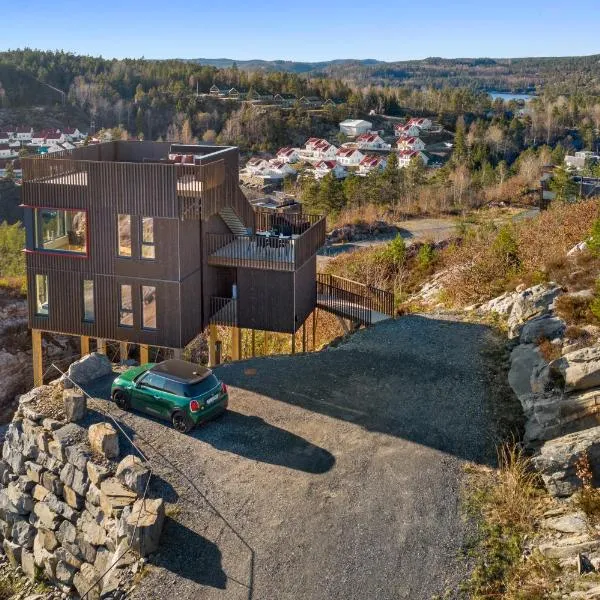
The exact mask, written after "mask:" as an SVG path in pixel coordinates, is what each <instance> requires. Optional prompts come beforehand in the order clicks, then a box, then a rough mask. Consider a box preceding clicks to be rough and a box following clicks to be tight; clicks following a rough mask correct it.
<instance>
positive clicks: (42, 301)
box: [35, 275, 48, 315]
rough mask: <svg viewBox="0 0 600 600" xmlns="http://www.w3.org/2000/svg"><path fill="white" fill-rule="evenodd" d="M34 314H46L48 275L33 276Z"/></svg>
mask: <svg viewBox="0 0 600 600" xmlns="http://www.w3.org/2000/svg"><path fill="white" fill-rule="evenodd" d="M35 314H36V315H47V314H48V275H36V276H35Z"/></svg>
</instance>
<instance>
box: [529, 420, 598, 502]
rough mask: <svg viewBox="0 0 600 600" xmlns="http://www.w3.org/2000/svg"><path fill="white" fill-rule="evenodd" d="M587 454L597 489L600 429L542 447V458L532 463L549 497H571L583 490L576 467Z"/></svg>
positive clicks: (539, 455) (554, 441) (573, 434)
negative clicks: (550, 495)
mask: <svg viewBox="0 0 600 600" xmlns="http://www.w3.org/2000/svg"><path fill="white" fill-rule="evenodd" d="M584 454H587V456H588V459H589V461H590V466H591V468H592V471H593V474H594V479H593V484H594V485H595V486H598V484H600V426H598V427H593V428H591V429H586V430H584V431H578V432H575V433H570V434H568V435H565V436H562V437H559V438H556V439H553V440H549V441H547V442H545V443H544V444H543V445H542V446H541V448H540V451H539V454H538V455H536V456H534V457H533V459H532V460H533V463H534V465H535V467H536V468H537V469H538V471H539V472H540V474H541V476H542V479H543V480H544V484H545V485H546V488H547V489H548V492H549V493H550V494H552V495H553V496H570V495H571V494H573V493H574V492H575V491H576V490H578V489H579V488H581V481H580V479H579V478H578V477H577V475H576V472H575V469H576V466H575V465H576V463H577V461H578V460H579V459H580V458H581V457H582V456H583V455H584Z"/></svg>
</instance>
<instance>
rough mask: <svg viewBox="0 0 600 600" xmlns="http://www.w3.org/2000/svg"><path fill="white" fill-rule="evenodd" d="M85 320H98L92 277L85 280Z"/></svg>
mask: <svg viewBox="0 0 600 600" xmlns="http://www.w3.org/2000/svg"><path fill="white" fill-rule="evenodd" d="M83 320H84V321H87V322H88V323H93V322H94V321H95V320H96V313H95V310H94V282H93V280H92V279H84V280H83Z"/></svg>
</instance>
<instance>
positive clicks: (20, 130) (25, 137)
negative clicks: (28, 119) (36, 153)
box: [15, 127, 33, 142]
mask: <svg viewBox="0 0 600 600" xmlns="http://www.w3.org/2000/svg"><path fill="white" fill-rule="evenodd" d="M15 134H16V135H15V137H16V139H18V140H19V141H20V142H30V141H31V135H32V134H33V127H17V130H16V132H15Z"/></svg>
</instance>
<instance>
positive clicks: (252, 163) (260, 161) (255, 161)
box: [246, 157, 269, 175]
mask: <svg viewBox="0 0 600 600" xmlns="http://www.w3.org/2000/svg"><path fill="white" fill-rule="evenodd" d="M268 168H269V161H268V160H267V159H266V158H260V157H253V158H251V159H250V160H249V161H248V162H247V163H246V171H247V172H248V173H250V174H252V175H253V174H257V173H259V172H260V171H263V170H264V169H268Z"/></svg>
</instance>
